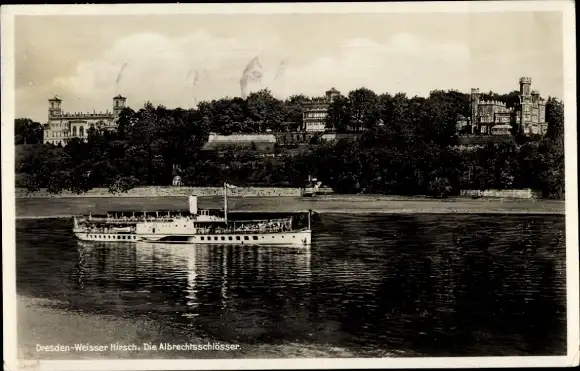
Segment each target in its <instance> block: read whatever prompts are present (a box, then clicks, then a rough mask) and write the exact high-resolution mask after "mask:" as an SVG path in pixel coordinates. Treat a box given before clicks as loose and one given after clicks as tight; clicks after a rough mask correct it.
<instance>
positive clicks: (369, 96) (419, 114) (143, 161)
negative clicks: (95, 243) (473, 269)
mask: <svg viewBox="0 0 580 371" xmlns="http://www.w3.org/2000/svg"><path fill="white" fill-rule="evenodd" d="M491 94H493V93H491ZM513 96H514V95H513V94H512V93H510V94H507V95H505V96H501V95H495V96H492V97H491V99H496V100H501V99H502V98H503V99H508V98H510V97H513ZM307 99H308V98H306V97H304V96H293V97H290V98H288V99H287V100H284V101H282V100H278V99H276V98H274V97H273V96H272V95H271V94H270V92H269V91H267V90H264V91H260V92H257V93H253V94H250V95H249V96H248V98H246V99H245V100H244V99H241V98H233V99H230V98H224V99H220V100H214V101H211V102H202V103H200V105H199V106H198V108H197V109H188V110H184V109H168V108H166V107H163V106H157V107H155V106H153V105H152V104H150V103H148V104H146V105H145V106H144V107H143V108H141V109H139V110H137V111H134V110H132V109H130V108H127V109H125V110H124V111H123V112H122V113H121V115H120V117H119V120H118V129H117V130H116V131H114V132H109V131H97V130H95V129H91V130H90V131H89V134H88V139H87V141H86V142H83V141H81V140H78V139H73V140H71V141H70V142H69V144H68V145H67V146H66V147H64V148H58V147H54V146H51V145H43V146H39V147H37V148H35V149H34V150H31V151H30V152H28V153H27V154H26V155H25V156H24V158H22V159H21V161H20V163H19V164H18V166H17V171H18V172H20V173H22V174H25V175H24V176H23V180H22V185H23V186H24V187H26V188H27V189H28V190H29V191H34V190H37V189H39V188H47V189H48V190H49V192H53V193H58V192H60V191H62V190H71V191H74V192H78V193H81V192H85V191H87V190H89V189H91V188H94V187H108V188H109V189H110V191H111V192H122V191H126V190H128V189H130V188H132V187H136V186H140V185H169V184H171V181H172V179H173V176H175V175H180V176H181V177H182V181H183V183H184V184H186V185H199V186H201V185H218V184H220V183H221V182H223V181H229V182H232V183H237V184H240V185H280V186H282V185H284V186H304V182H305V180H306V179H307V178H308V176H315V177H317V178H319V179H320V180H321V181H322V182H323V183H324V184H326V185H328V186H330V187H332V188H334V189H335V191H336V192H341V193H384V194H405V195H432V196H437V197H442V196H447V195H454V194H458V193H459V191H460V190H461V189H489V188H499V189H506V188H533V189H539V190H542V192H543V194H544V196H545V197H554V198H562V197H563V196H564V148H563V134H564V133H563V104H562V102H560V101H558V100H557V99H554V98H550V99H548V101H547V108H546V109H547V112H546V117H547V121H548V122H549V130H548V133H547V134H546V136H545V137H544V138H543V139H542V140H540V141H530V140H529V139H528V138H526V137H524V136H521V135H517V132H516V135H515V136H514V137H513V138H512V140H511V141H508V142H503V143H489V144H486V145H484V146H480V147H475V148H467V149H466V148H461V147H457V146H455V144H456V141H455V140H456V130H455V125H456V121H457V118H458V116H459V115H463V116H468V115H469V96H468V95H467V94H463V93H459V92H456V91H433V92H431V94H430V95H429V97H427V98H424V97H407V96H406V95H405V94H396V95H394V96H391V95H388V94H381V95H377V94H375V93H374V92H372V91H370V90H368V89H364V88H363V89H357V90H355V91H352V92H350V93H349V94H348V95H346V96H339V97H337V98H336V99H335V100H334V102H333V103H332V104H331V106H330V108H329V114H328V117H327V125H328V126H329V127H330V126H331V127H333V128H334V129H335V130H337V131H339V132H341V131H342V132H347V131H349V130H355V131H359V132H361V135H360V136H359V137H358V138H357V139H350V140H346V139H345V140H339V141H337V142H332V143H327V142H322V143H318V144H312V145H309V146H307V147H305V148H304V150H301V151H292V152H284V151H277V152H278V153H277V155H276V156H269V154H265V155H264V156H255V155H254V154H252V153H250V152H246V151H218V152H215V151H213V152H212V151H203V150H202V146H203V145H204V144H205V143H206V141H207V137H208V135H209V133H210V132H217V133H222V134H229V133H235V132H263V131H267V130H272V131H286V130H295V129H296V128H295V127H292V125H296V122H298V125H299V124H300V123H301V119H302V104H303V102H304V101H305V100H307ZM506 103H507V102H506ZM32 131H34V130H32ZM21 133H22V131H21ZM20 135H22V134H20ZM27 143H30V140H27Z"/></svg>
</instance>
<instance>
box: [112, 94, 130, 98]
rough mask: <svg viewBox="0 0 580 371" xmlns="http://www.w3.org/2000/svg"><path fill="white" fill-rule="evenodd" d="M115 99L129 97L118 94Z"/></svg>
mask: <svg viewBox="0 0 580 371" xmlns="http://www.w3.org/2000/svg"><path fill="white" fill-rule="evenodd" d="M113 99H127V98H125V97H124V96H122V95H121V94H119V95H117V96H116V97H114V98H113Z"/></svg>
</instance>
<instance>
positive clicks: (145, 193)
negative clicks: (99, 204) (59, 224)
mask: <svg viewBox="0 0 580 371" xmlns="http://www.w3.org/2000/svg"><path fill="white" fill-rule="evenodd" d="M15 193H16V198H68V197H179V196H183V197H187V196H189V195H196V196H200V197H202V196H223V194H224V189H223V187H175V186H168V187H138V188H133V189H130V190H129V191H127V192H126V193H110V192H109V190H108V189H107V188H94V189H91V190H90V191H88V192H86V193H82V194H80V195H79V194H75V193H73V192H70V191H63V192H62V193H60V194H58V195H54V194H50V193H48V191H47V190H46V189H41V190H40V191H38V192H33V193H28V192H27V190H26V189H24V188H16V190H15ZM302 193H303V188H278V187H238V188H233V189H228V196H232V197H285V196H289V197H298V196H302Z"/></svg>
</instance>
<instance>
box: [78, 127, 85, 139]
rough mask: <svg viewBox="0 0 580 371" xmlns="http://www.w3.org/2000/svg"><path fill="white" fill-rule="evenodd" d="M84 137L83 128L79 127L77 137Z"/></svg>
mask: <svg viewBox="0 0 580 371" xmlns="http://www.w3.org/2000/svg"><path fill="white" fill-rule="evenodd" d="M84 136H85V128H84V127H82V126H81V127H80V128H79V137H84Z"/></svg>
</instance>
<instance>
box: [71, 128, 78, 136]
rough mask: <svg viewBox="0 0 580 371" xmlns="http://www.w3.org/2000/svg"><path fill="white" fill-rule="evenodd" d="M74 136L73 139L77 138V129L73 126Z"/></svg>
mask: <svg viewBox="0 0 580 371" xmlns="http://www.w3.org/2000/svg"><path fill="white" fill-rule="evenodd" d="M72 135H73V137H76V136H77V127H76V126H73V130H72Z"/></svg>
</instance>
